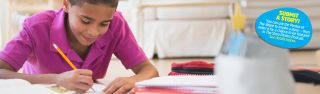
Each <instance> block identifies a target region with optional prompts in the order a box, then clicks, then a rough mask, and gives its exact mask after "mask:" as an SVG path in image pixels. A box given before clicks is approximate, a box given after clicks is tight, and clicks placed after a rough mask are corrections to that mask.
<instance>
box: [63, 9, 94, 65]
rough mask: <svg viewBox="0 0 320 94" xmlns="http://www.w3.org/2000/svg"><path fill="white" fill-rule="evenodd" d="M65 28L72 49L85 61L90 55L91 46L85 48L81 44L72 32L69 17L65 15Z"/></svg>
mask: <svg viewBox="0 0 320 94" xmlns="http://www.w3.org/2000/svg"><path fill="white" fill-rule="evenodd" d="M64 25H65V28H66V33H67V39H68V42H69V45H70V47H71V48H72V49H73V50H74V51H75V52H76V53H77V54H78V55H79V56H80V57H81V58H82V59H83V60H85V58H86V56H87V54H88V53H89V49H90V47H91V45H90V46H84V45H81V44H80V43H79V41H78V40H77V39H76V38H75V37H74V35H73V34H72V32H71V29H70V26H69V20H68V15H65V23H64Z"/></svg>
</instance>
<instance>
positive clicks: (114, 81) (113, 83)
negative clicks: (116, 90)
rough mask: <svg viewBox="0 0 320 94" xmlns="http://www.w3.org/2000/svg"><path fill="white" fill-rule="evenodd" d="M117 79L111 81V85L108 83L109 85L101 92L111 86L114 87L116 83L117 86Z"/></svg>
mask: <svg viewBox="0 0 320 94" xmlns="http://www.w3.org/2000/svg"><path fill="white" fill-rule="evenodd" d="M119 80H120V79H119V78H117V79H115V80H113V81H112V82H111V83H109V85H108V86H107V87H106V88H104V89H103V91H107V90H108V89H109V88H110V87H111V86H113V85H115V84H116V83H117V84H119Z"/></svg>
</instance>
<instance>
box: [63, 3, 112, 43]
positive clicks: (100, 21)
mask: <svg viewBox="0 0 320 94" xmlns="http://www.w3.org/2000/svg"><path fill="white" fill-rule="evenodd" d="M64 6H65V12H67V13H68V21H69V23H68V26H69V31H71V32H72V34H70V35H68V37H69V38H70V39H71V40H75V39H76V40H77V41H78V42H79V43H80V44H81V45H83V46H89V45H91V44H92V43H94V42H95V41H96V39H97V38H98V37H100V36H102V35H103V34H105V33H106V32H107V31H108V28H109V24H110V21H111V20H112V17H113V14H114V13H115V8H112V7H110V6H108V5H104V4H97V5H95V4H89V3H83V4H82V5H81V6H79V5H72V6H71V4H69V2H64ZM67 28H68V27H67ZM67 30H68V29H67Z"/></svg>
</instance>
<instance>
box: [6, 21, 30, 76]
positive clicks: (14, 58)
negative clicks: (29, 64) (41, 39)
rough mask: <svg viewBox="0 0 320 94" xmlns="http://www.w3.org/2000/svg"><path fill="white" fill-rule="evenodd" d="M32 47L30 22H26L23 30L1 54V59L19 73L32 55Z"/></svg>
mask: <svg viewBox="0 0 320 94" xmlns="http://www.w3.org/2000/svg"><path fill="white" fill-rule="evenodd" d="M31 47H32V42H31V38H30V34H29V28H28V21H27V20H25V21H24V23H23V28H22V30H21V31H20V32H19V33H18V35H17V36H16V37H15V38H13V39H12V40H11V41H9V42H8V43H7V44H6V46H5V47H4V49H3V50H2V51H1V52H0V59H1V60H3V61H4V62H6V63H8V64H9V65H10V66H11V67H13V68H14V69H15V70H16V71H18V70H19V69H20V68H21V67H22V65H23V64H24V62H25V61H26V60H27V58H28V56H29V55H30V53H31V51H32V49H31Z"/></svg>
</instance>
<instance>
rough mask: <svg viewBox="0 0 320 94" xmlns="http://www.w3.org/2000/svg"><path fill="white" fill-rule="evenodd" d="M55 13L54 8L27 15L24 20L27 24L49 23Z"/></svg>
mask: <svg viewBox="0 0 320 94" xmlns="http://www.w3.org/2000/svg"><path fill="white" fill-rule="evenodd" d="M56 13H57V11H55V10H45V11H41V12H38V13H35V14H33V15H31V16H30V17H28V18H27V19H26V20H25V22H26V23H27V24H28V25H29V26H35V25H45V24H51V22H52V21H53V20H54V18H55V17H56V15H57V14H56Z"/></svg>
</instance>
